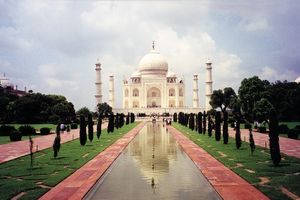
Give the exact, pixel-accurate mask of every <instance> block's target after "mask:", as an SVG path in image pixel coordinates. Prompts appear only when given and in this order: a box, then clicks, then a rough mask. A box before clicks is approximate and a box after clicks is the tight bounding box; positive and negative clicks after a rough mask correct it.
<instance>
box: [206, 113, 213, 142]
mask: <svg viewBox="0 0 300 200" xmlns="http://www.w3.org/2000/svg"><path fill="white" fill-rule="evenodd" d="M207 121H208V124H207V134H208V136H209V137H211V135H212V125H211V118H210V115H208V119H207Z"/></svg>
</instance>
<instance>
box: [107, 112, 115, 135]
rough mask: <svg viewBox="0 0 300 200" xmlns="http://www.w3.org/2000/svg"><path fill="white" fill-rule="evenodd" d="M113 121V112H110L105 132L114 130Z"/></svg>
mask: <svg viewBox="0 0 300 200" xmlns="http://www.w3.org/2000/svg"><path fill="white" fill-rule="evenodd" d="M114 122H115V117H114V113H111V114H110V116H109V120H108V126H107V133H112V132H114V127H115V125H114Z"/></svg>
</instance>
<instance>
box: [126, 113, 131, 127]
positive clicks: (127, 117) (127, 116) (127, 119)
mask: <svg viewBox="0 0 300 200" xmlns="http://www.w3.org/2000/svg"><path fill="white" fill-rule="evenodd" d="M129 121H130V120H129V113H128V114H127V115H126V122H125V124H126V125H127V124H129Z"/></svg>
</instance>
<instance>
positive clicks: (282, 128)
mask: <svg viewBox="0 0 300 200" xmlns="http://www.w3.org/2000/svg"><path fill="white" fill-rule="evenodd" d="M288 132H289V127H288V126H287V125H286V124H280V125H279V126H278V133H279V134H286V133H288Z"/></svg>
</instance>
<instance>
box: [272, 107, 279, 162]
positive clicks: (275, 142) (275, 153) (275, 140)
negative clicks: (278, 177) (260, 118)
mask: <svg viewBox="0 0 300 200" xmlns="http://www.w3.org/2000/svg"><path fill="white" fill-rule="evenodd" d="M269 119H270V122H269V129H270V132H269V138H270V153H271V158H272V161H273V164H274V165H276V166H277V165H278V164H279V163H280V161H281V155H280V147H279V137H278V119H277V113H276V112H275V110H272V111H271V112H270V114H269Z"/></svg>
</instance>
